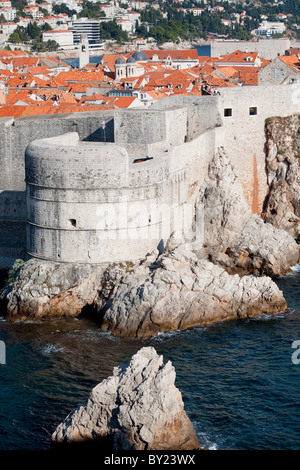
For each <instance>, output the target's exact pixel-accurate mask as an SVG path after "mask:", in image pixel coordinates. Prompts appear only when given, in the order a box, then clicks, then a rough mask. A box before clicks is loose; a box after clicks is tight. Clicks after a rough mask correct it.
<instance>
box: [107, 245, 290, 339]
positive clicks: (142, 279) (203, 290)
mask: <svg viewBox="0 0 300 470" xmlns="http://www.w3.org/2000/svg"><path fill="white" fill-rule="evenodd" d="M286 309H287V304H286V301H285V299H284V297H283V294H282V292H281V291H280V290H279V289H278V287H277V285H276V284H275V283H274V282H273V281H272V280H271V279H270V278H269V277H265V276H263V277H254V276H243V277H240V276H239V275H238V274H235V275H230V274H228V273H227V272H226V271H225V270H224V269H223V268H221V267H219V266H217V265H214V264H213V263H211V262H209V261H207V260H199V259H198V257H197V256H196V254H195V253H194V252H193V251H192V248H191V246H190V245H188V244H183V245H180V246H178V247H177V248H175V249H174V250H173V251H170V252H166V251H165V252H164V253H162V254H161V255H159V254H158V253H156V252H155V253H152V254H151V255H149V256H148V257H146V258H145V260H144V261H142V262H141V264H140V265H139V266H138V267H137V268H136V269H134V270H133V271H132V272H131V273H128V274H127V275H126V276H124V277H123V278H122V279H121V281H120V283H119V286H118V288H117V290H116V292H115V293H114V295H113V296H112V298H110V299H109V300H108V302H107V304H106V307H105V308H104V310H102V311H101V312H100V314H99V315H101V316H102V329H104V330H109V331H111V332H112V333H113V334H115V335H120V336H137V337H147V336H152V335H155V334H156V333H158V332H162V331H164V332H166V331H173V330H177V329H179V330H185V329H187V328H191V327H197V326H202V325H208V324H211V323H214V322H217V321H223V320H229V319H236V318H247V317H252V316H258V315H262V314H263V313H278V312H282V311H284V310H286Z"/></svg>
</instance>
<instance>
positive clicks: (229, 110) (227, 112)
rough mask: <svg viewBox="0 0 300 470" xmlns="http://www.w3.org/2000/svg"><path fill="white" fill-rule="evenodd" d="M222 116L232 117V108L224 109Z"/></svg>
mask: <svg viewBox="0 0 300 470" xmlns="http://www.w3.org/2000/svg"><path fill="white" fill-rule="evenodd" d="M224 116H225V117H231V116H232V108H225V109H224Z"/></svg>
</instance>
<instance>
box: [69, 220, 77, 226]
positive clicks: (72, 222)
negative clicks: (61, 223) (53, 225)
mask: <svg viewBox="0 0 300 470" xmlns="http://www.w3.org/2000/svg"><path fill="white" fill-rule="evenodd" d="M69 227H76V219H69Z"/></svg>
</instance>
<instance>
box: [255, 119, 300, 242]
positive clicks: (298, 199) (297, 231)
mask: <svg viewBox="0 0 300 470" xmlns="http://www.w3.org/2000/svg"><path fill="white" fill-rule="evenodd" d="M299 132H300V118H299V115H298V114H296V115H293V116H288V117H274V118H271V119H269V120H268V122H267V123H266V135H267V142H266V151H267V156H266V168H267V174H268V185H269V193H268V195H267V198H266V204H265V208H264V212H263V218H264V220H265V221H266V222H270V223H271V224H272V225H274V227H277V228H281V229H284V230H286V231H287V232H288V233H289V234H290V235H291V236H292V237H293V238H294V239H295V240H296V241H297V243H300V138H299Z"/></svg>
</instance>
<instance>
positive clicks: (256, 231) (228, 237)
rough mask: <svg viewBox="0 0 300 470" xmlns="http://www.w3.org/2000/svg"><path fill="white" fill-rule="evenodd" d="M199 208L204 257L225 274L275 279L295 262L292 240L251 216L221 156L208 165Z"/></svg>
mask: <svg viewBox="0 0 300 470" xmlns="http://www.w3.org/2000/svg"><path fill="white" fill-rule="evenodd" d="M198 205H199V206H201V207H202V209H203V211H204V248H205V252H206V256H207V257H208V259H210V260H211V261H212V262H213V263H216V264H218V265H220V266H222V267H224V268H225V269H226V270H227V272H229V273H238V274H255V275H262V274H263V275H264V274H265V275H268V276H271V277H276V276H281V275H283V274H285V273H287V272H289V271H290V268H291V266H294V265H296V264H297V263H298V261H299V255H300V251H299V246H298V245H297V243H296V242H295V240H294V239H293V237H292V236H291V235H290V234H288V233H287V232H286V231H285V230H280V229H278V228H276V227H273V225H271V224H269V223H264V221H263V220H262V219H261V218H260V217H258V216H257V215H255V214H252V212H251V210H250V208H249V207H248V204H247V202H246V200H245V197H244V193H243V189H242V186H241V184H240V182H239V180H238V178H237V177H236V175H235V173H234V171H233V168H232V165H231V163H230V161H229V160H228V158H227V157H226V156H225V155H223V154H222V153H220V154H218V155H216V156H215V158H214V159H213V160H212V162H211V163H210V165H209V173H208V178H207V179H206V181H205V182H204V185H203V186H202V188H201V190H200V193H199V198H198Z"/></svg>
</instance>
